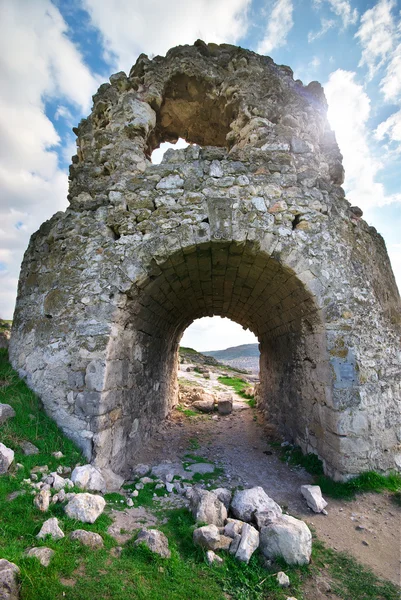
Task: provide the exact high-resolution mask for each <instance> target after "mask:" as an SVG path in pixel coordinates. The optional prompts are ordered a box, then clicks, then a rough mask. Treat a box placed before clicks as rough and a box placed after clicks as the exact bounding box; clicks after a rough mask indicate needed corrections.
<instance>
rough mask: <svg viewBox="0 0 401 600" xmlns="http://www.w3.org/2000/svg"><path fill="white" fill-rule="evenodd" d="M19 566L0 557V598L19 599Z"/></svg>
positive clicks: (7, 599)
mask: <svg viewBox="0 0 401 600" xmlns="http://www.w3.org/2000/svg"><path fill="white" fill-rule="evenodd" d="M19 572H20V570H19V568H18V567H17V565H15V564H14V563H12V562H9V561H8V560H6V559H5V558H0V599H1V600H19V597H20V595H19V583H18V579H19Z"/></svg>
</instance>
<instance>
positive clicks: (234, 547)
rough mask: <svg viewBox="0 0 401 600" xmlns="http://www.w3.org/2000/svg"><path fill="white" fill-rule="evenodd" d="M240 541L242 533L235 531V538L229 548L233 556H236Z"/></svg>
mask: <svg viewBox="0 0 401 600" xmlns="http://www.w3.org/2000/svg"><path fill="white" fill-rule="evenodd" d="M240 543H241V535H240V534H239V533H235V534H234V537H233V540H232V542H231V544H230V548H229V552H230V554H232V555H233V556H235V554H237V550H238V548H239V545H240Z"/></svg>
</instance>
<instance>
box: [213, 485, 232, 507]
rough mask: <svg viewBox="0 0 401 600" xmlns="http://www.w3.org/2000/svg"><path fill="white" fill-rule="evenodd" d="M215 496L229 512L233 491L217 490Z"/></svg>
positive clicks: (214, 491)
mask: <svg viewBox="0 0 401 600" xmlns="http://www.w3.org/2000/svg"><path fill="white" fill-rule="evenodd" d="M213 494H215V495H216V496H217V498H218V499H219V500H220V502H222V503H223V504H224V506H225V507H226V509H227V510H228V508H229V506H230V502H231V497H232V492H231V490H228V489H227V488H216V489H215V490H213Z"/></svg>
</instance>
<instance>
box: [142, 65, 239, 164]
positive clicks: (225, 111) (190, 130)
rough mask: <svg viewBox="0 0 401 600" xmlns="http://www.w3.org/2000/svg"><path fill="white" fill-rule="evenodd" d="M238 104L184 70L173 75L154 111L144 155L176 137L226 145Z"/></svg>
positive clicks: (214, 86) (190, 142)
mask: <svg viewBox="0 0 401 600" xmlns="http://www.w3.org/2000/svg"><path fill="white" fill-rule="evenodd" d="M238 107H239V101H238V99H237V97H236V96H235V95H234V96H232V97H230V98H227V96H226V95H225V94H223V93H221V90H220V87H219V85H217V84H216V85H212V84H211V83H210V82H208V81H206V80H205V79H204V78H197V77H192V76H188V75H186V74H184V73H179V74H176V75H173V76H172V77H171V78H170V79H169V81H168V82H167V84H166V86H165V89H164V94H163V102H162V104H161V106H160V107H159V108H158V110H157V111H156V127H155V128H154V129H153V130H152V132H151V133H150V135H149V137H148V140H147V145H148V149H147V153H148V155H149V156H150V155H151V154H152V152H153V151H154V150H155V149H157V148H159V146H160V144H162V143H165V142H170V143H173V144H175V143H176V142H177V140H179V139H180V138H183V139H185V140H186V142H187V143H189V144H196V145H198V146H220V147H227V148H228V147H229V146H230V135H229V134H230V132H231V124H232V122H233V121H234V120H235V119H236V117H237V116H238Z"/></svg>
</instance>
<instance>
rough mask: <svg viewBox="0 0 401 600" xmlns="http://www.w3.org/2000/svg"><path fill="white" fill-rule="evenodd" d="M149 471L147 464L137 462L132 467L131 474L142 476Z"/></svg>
mask: <svg viewBox="0 0 401 600" xmlns="http://www.w3.org/2000/svg"><path fill="white" fill-rule="evenodd" d="M149 471H150V467H149V465H145V464H139V465H136V467H134V468H133V469H132V474H133V476H134V477H144V475H147V474H148V473H149Z"/></svg>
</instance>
